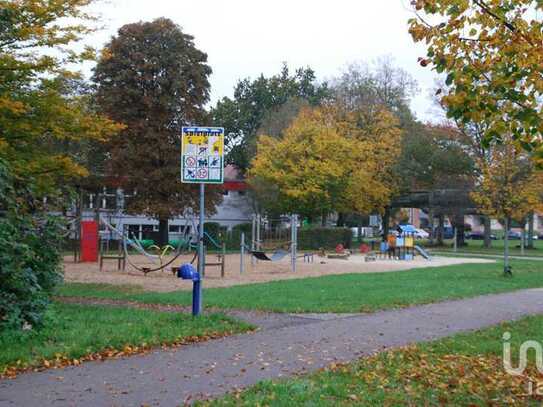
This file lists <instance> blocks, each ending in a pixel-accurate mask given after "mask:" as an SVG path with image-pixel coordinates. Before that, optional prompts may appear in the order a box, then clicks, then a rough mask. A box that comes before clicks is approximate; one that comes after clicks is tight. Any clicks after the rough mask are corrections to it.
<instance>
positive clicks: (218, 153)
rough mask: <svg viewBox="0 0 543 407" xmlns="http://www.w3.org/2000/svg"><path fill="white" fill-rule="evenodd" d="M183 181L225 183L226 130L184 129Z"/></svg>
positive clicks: (208, 128)
mask: <svg viewBox="0 0 543 407" xmlns="http://www.w3.org/2000/svg"><path fill="white" fill-rule="evenodd" d="M182 135H183V137H182V147H181V181H182V182H184V183H190V184H222V183H223V182H224V129H223V128H222V127H183V129H182Z"/></svg>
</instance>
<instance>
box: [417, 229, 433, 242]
mask: <svg viewBox="0 0 543 407" xmlns="http://www.w3.org/2000/svg"><path fill="white" fill-rule="evenodd" d="M414 235H415V237H416V238H417V239H428V238H429V237H430V233H428V232H427V231H425V230H422V229H419V228H417V230H416V232H415V233H414Z"/></svg>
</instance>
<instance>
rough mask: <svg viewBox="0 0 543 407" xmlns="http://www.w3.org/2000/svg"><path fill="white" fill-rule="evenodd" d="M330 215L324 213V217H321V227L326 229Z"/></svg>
mask: <svg viewBox="0 0 543 407" xmlns="http://www.w3.org/2000/svg"><path fill="white" fill-rule="evenodd" d="M327 217H328V215H327V214H326V212H323V213H322V215H321V226H322V227H323V228H324V227H326V219H327Z"/></svg>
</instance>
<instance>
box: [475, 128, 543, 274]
mask: <svg viewBox="0 0 543 407" xmlns="http://www.w3.org/2000/svg"><path fill="white" fill-rule="evenodd" d="M480 168H481V169H482V175H481V179H480V182H479V185H478V188H477V190H476V191H475V192H474V193H472V198H473V200H474V201H475V202H476V203H477V204H478V205H479V207H480V209H481V211H482V212H483V213H484V214H486V215H487V216H491V217H495V218H497V219H499V220H501V222H502V224H503V225H504V231H505V237H504V239H505V245H504V261H505V265H504V267H505V268H504V270H505V272H506V273H509V245H508V237H509V236H508V233H509V228H510V225H511V220H522V219H525V218H526V216H527V215H528V214H529V213H530V212H531V211H533V210H534V209H537V208H538V207H541V197H542V193H543V184H542V183H541V174H540V173H539V172H534V170H533V168H532V165H531V162H530V158H529V157H527V156H526V154H522V153H521V152H520V151H519V147H518V145H517V143H516V142H515V141H514V140H513V137H512V136H503V137H502V143H500V144H496V145H495V146H493V148H492V151H491V157H490V160H487V161H483V162H481V163H480Z"/></svg>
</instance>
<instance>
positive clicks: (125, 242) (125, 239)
mask: <svg viewBox="0 0 543 407" xmlns="http://www.w3.org/2000/svg"><path fill="white" fill-rule="evenodd" d="M100 221H101V222H102V223H103V224H104V225H105V226H106V228H107V229H108V230H109V231H110V232H111V233H113V234H115V235H117V237H119V240H120V242H119V246H121V245H122V250H123V254H122V257H124V259H123V261H126V262H128V264H130V266H132V267H133V268H135V269H136V270H138V271H141V272H142V273H144V274H148V273H152V272H155V271H160V270H164V269H165V268H166V267H168V266H169V265H171V264H172V263H173V262H174V261H176V260H177V259H178V258H179V257H180V256H181V255H182V254H183V249H184V248H186V247H188V248H190V247H191V241H192V236H188V233H187V232H185V235H184V236H183V238H182V239H179V243H178V245H177V248H176V249H175V253H174V256H173V258H172V259H170V260H169V261H168V262H166V263H163V261H162V258H163V257H164V255H165V254H166V253H167V251H168V250H171V249H173V248H172V247H171V246H167V247H165V248H164V249H163V251H162V253H160V254H159V255H153V254H150V253H148V252H147V251H146V250H145V249H144V248H143V246H142V245H141V243H140V242H139V241H138V240H137V239H135V238H133V237H132V238H130V236H129V234H128V232H127V231H126V230H123V231H122V232H121V231H120V230H118V229H117V228H115V227H114V226H113V225H111V224H110V223H109V222H107V221H106V220H105V219H103V218H100ZM189 221H191V219H189V218H187V221H186V224H185V229H184V230H185V231H188V230H189V229H188V228H187V226H188V222H189ZM192 222H194V219H192ZM128 246H130V247H131V248H132V249H134V250H136V251H137V252H138V253H139V254H141V255H143V256H145V257H146V258H147V259H148V260H150V261H151V262H152V263H154V264H156V263H157V262H158V263H159V264H158V265H156V266H152V267H148V266H140V265H137V264H135V263H134V262H132V261H131V259H130V253H129V251H128ZM119 257H121V255H118V256H108V255H106V257H105V259H108V258H114V259H117V260H118V261H119V262H120V261H121V260H120V259H119ZM100 264H101V266H102V264H103V259H101V260H100Z"/></svg>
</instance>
